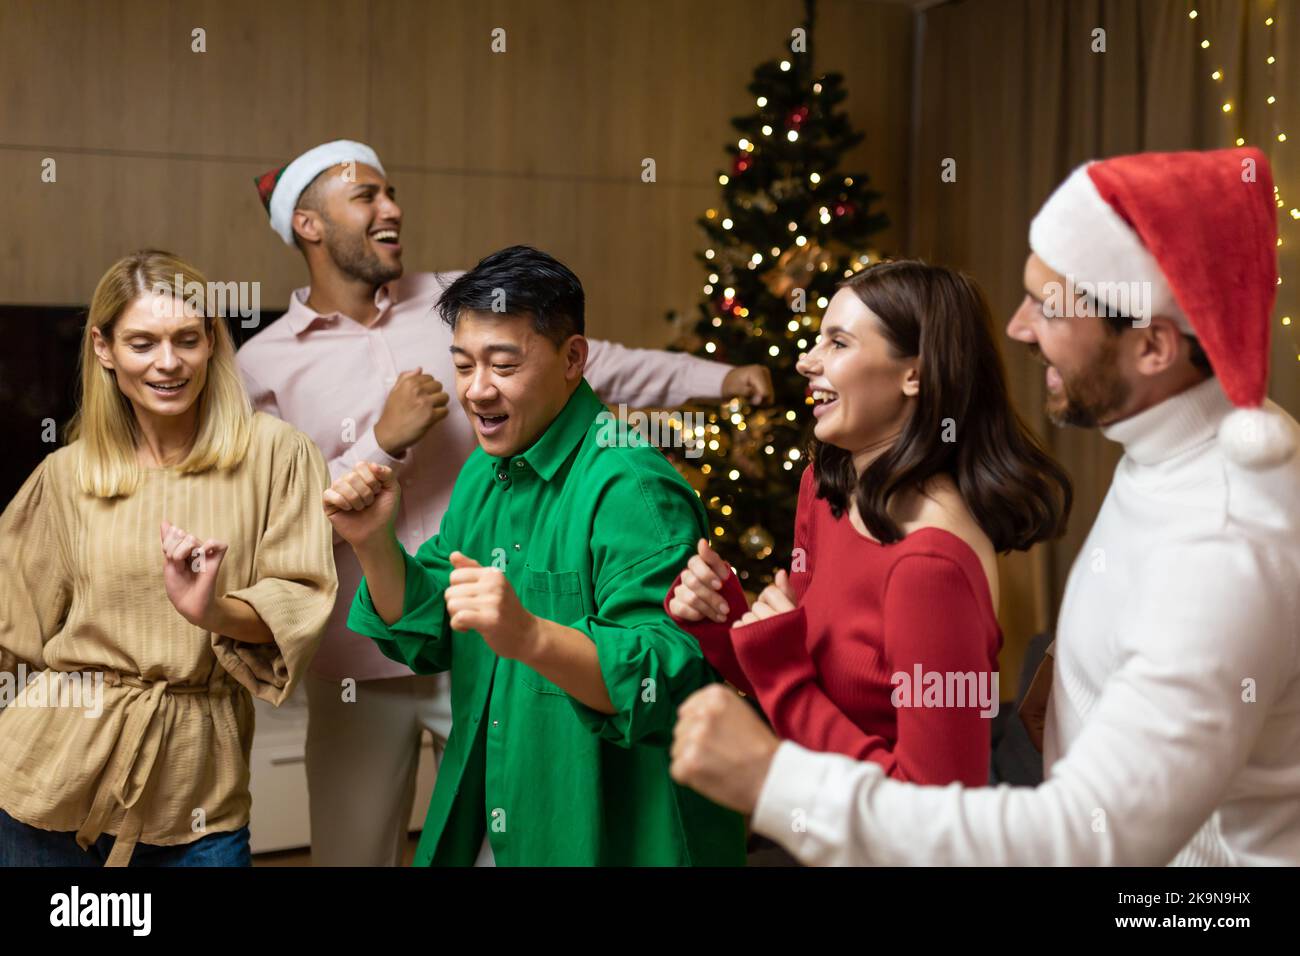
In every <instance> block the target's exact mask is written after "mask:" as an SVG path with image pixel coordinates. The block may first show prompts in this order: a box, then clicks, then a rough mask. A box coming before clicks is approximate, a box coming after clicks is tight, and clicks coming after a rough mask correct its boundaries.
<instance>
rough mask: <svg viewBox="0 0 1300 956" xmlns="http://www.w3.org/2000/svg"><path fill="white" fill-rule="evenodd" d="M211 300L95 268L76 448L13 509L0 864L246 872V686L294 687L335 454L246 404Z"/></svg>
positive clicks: (3, 603) (325, 607)
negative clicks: (330, 456)
mask: <svg viewBox="0 0 1300 956" xmlns="http://www.w3.org/2000/svg"><path fill="white" fill-rule="evenodd" d="M206 289H207V282H206V280H205V279H204V278H203V276H201V275H200V274H199V273H198V272H197V271H196V270H195V269H194V267H193V266H191V265H189V264H187V263H186V262H183V261H182V260H180V259H177V258H176V257H174V256H172V255H170V254H168V253H164V252H157V251H152V250H149V251H143V252H138V253H135V254H133V255H130V256H127V257H126V258H124V259H122V260H121V261H119V262H117V263H115V264H114V265H113V266H112V268H110V269H109V270H108V272H107V273H105V274H104V276H103V278H102V279H100V281H99V285H98V286H97V287H96V289H95V294H94V298H93V300H92V302H91V305H90V313H89V316H88V319H87V322H86V329H85V334H84V337H83V340H82V348H81V395H80V401H79V406H78V409H77V414H76V417H75V418H74V419H73V422H72V425H71V427H70V430H69V439H70V441H69V444H68V445H67V446H65V447H63V448H60V449H58V450H57V451H54V452H52V453H51V454H49V455H48V456H46V458H45V460H44V461H42V462H41V463H40V465H38V466H37V468H36V470H35V471H34V472H33V473H32V474H31V476H30V477H29V478H28V479H27V481H26V482H25V483H24V485H23V486H22V488H21V489H20V490H19V492H18V494H17V496H16V497H15V498H14V499H13V501H11V502H10V503H9V506H8V507H7V508H6V509H5V511H4V514H3V516H0V680H3V679H4V678H5V677H9V681H10V685H11V686H12V687H14V688H16V691H15V693H14V695H13V699H12V701H11V702H10V703H9V706H7V707H6V708H5V709H4V710H2V711H0V864H3V865H62V866H76V865H82V866H95V865H101V864H107V865H109V866H115V865H126V864H128V863H129V862H132V861H134V862H135V863H136V864H137V865H148V864H154V865H181V866H193V865H247V864H248V863H249V851H248V811H249V804H250V799H249V791H248V755H249V748H250V745H251V743H252V736H253V704H252V698H251V696H250V695H252V694H256V695H257V696H258V697H260V698H262V699H263V700H267V701H269V702H271V703H272V704H279V703H280V702H281V701H283V700H284V699H285V698H286V697H287V696H288V695H289V693H290V692H291V690H292V688H293V687H294V685H295V684H296V682H297V680H298V678H299V677H300V675H301V674H302V672H303V670H304V668H305V667H306V665H307V663H308V661H309V659H310V658H311V656H312V654H313V653H314V651H315V649H316V644H317V641H318V640H319V636H320V632H321V629H322V627H323V626H324V624H325V621H326V619H327V617H328V615H329V611H330V608H331V606H332V605H333V602H334V594H335V591H336V589H337V582H336V579H335V575H334V559H333V552H332V547H331V531H330V526H329V523H328V521H327V520H326V519H325V517H324V515H323V514H322V512H321V509H320V504H319V501H320V497H321V493H322V491H323V490H324V489H325V488H326V487H327V486H328V484H329V477H328V473H327V471H326V468H325V463H324V461H323V459H322V457H321V455H320V452H319V451H318V450H317V449H316V447H315V445H313V444H312V443H311V441H310V440H308V439H307V438H306V437H305V436H304V435H303V434H302V433H301V432H299V431H297V430H296V429H294V428H293V427H291V426H289V425H287V424H285V423H284V422H282V421H280V420H279V419H276V418H274V417H272V416H269V415H265V414H261V413H257V414H254V413H253V411H252V409H251V406H250V404H249V401H248V399H247V397H246V396H245V394H244V390H243V387H242V385H241V383H240V379H239V376H238V373H237V371H236V367H235V353H234V347H233V344H232V343H231V339H230V333H229V331H228V330H227V329H226V326H225V322H224V321H223V320H222V319H221V318H219V317H214V316H212V315H211V314H209V313H210V310H209V309H208V308H206V306H205V303H206V296H205V295H204V290H206ZM10 675H18V676H19V677H21V678H23V679H20V680H13V678H12V677H11V676H10ZM70 685H71V687H72V689H73V690H79V691H80V693H79V694H73V693H69V686H70Z"/></svg>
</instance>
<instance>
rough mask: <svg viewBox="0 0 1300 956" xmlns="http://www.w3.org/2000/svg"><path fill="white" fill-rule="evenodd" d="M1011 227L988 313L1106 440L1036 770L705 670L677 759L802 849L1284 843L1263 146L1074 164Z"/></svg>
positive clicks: (850, 857)
mask: <svg viewBox="0 0 1300 956" xmlns="http://www.w3.org/2000/svg"><path fill="white" fill-rule="evenodd" d="M1030 246H1031V248H1032V249H1033V253H1032V254H1031V255H1030V256H1029V259H1028V262H1027V263H1026V267H1025V287H1026V292H1027V295H1026V298H1025V300H1024V302H1023V303H1022V305H1021V306H1020V308H1019V309H1018V310H1017V312H1016V314H1015V315H1014V316H1013V317H1012V319H1011V321H1010V323H1009V325H1008V327H1007V333H1008V335H1010V336H1011V337H1012V338H1013V339H1016V340H1017V341H1020V342H1023V343H1025V344H1026V345H1028V346H1029V347H1030V348H1032V349H1033V350H1034V351H1035V352H1036V354H1038V355H1039V356H1040V357H1041V358H1042V359H1043V361H1044V364H1045V365H1047V371H1046V382H1047V393H1048V400H1047V410H1048V413H1049V415H1050V416H1051V417H1052V418H1053V419H1054V420H1055V421H1056V422H1058V423H1060V424H1072V425H1078V426H1084V427H1089V426H1100V427H1101V428H1102V430H1103V432H1104V433H1105V435H1106V437H1107V438H1109V439H1111V440H1113V441H1117V442H1119V443H1121V444H1122V445H1123V446H1124V456H1123V458H1122V459H1121V460H1120V463H1119V466H1118V467H1117V469H1116V471H1115V476H1114V479H1113V481H1112V484H1111V488H1110V491H1109V493H1108V494H1107V496H1106V500H1105V502H1104V503H1103V505H1102V508H1101V512H1100V514H1099V515H1098V517H1097V521H1096V523H1095V524H1094V526H1093V528H1092V530H1091V532H1090V534H1089V536H1088V539H1087V542H1086V543H1085V545H1084V548H1083V552H1082V553H1081V554H1080V555H1079V556H1078V558H1077V560H1076V561H1075V564H1074V567H1073V569H1072V571H1071V573H1070V578H1069V583H1068V585H1067V587H1066V592H1065V597H1064V600H1063V602H1062V605H1061V610H1060V618H1059V622H1058V627H1057V638H1056V644H1055V667H1054V673H1053V680H1052V690H1051V697H1050V704H1049V710H1048V714H1047V722H1046V732H1045V738H1044V770H1045V774H1046V777H1045V780H1044V782H1043V783H1042V784H1041V785H1040V786H1038V787H1036V788H1012V787H1008V786H1002V787H998V788H996V789H971V790H964V789H962V788H961V787H959V786H957V785H953V786H949V787H944V788H938V787H919V786H916V785H913V784H907V783H902V782H898V781H893V780H889V779H887V778H886V777H885V776H884V775H883V774H882V773H881V772H880V769H879V767H877V766H875V765H874V764H871V763H869V762H856V761H853V760H850V759H848V758H845V757H842V756H839V755H833V754H816V753H812V752H810V751H808V750H805V749H803V748H802V747H799V746H797V745H795V744H793V743H791V742H785V743H780V742H778V741H777V740H776V738H774V737H773V736H772V735H771V733H770V731H768V730H767V728H766V727H764V726H763V725H762V724H761V722H760V721H759V720H758V719H757V718H756V717H755V716H754V714H753V712H752V711H751V710H750V709H749V707H748V706H747V705H746V704H744V703H743V702H741V701H739V699H738V698H736V697H735V695H734V694H730V693H729V692H727V691H726V690H725V689H724V688H722V687H721V686H717V687H713V688H709V689H708V690H707V691H701V692H699V693H698V694H696V695H694V696H693V697H691V698H690V699H688V700H687V701H686V702H685V703H684V704H683V705H682V707H681V710H680V718H679V722H678V725H677V730H676V740H675V744H674V749H673V767H672V770H673V776H674V777H675V779H677V780H678V781H679V782H681V783H684V784H687V785H689V786H692V787H694V788H695V789H697V790H699V791H700V792H701V793H703V794H704V795H706V796H708V797H710V798H711V799H713V800H715V801H717V802H719V803H722V804H725V805H727V806H731V807H733V808H735V809H737V810H740V811H742V812H747V813H752V814H753V826H754V829H755V830H756V831H758V832H760V833H763V834H764V835H766V836H769V837H771V838H772V839H774V840H776V841H777V842H779V843H781V844H782V845H784V846H785V847H786V848H787V849H788V850H789V851H790V852H791V853H793V854H794V855H795V856H796V857H797V858H798V859H800V860H802V861H803V862H806V863H818V864H887V865H899V864H904V865H906V864H929V865H936V864H937V865H989V864H993V865H999V864H1007V865H1025V866H1036V865H1051V864H1072V865H1158V864H1166V863H1175V864H1193V865H1196V864H1202V865H1232V864H1292V865H1295V864H1300V455H1297V454H1296V451H1295V448H1296V445H1297V438H1298V436H1300V426H1297V424H1296V422H1295V421H1294V420H1293V419H1292V418H1291V417H1290V416H1288V415H1286V414H1285V413H1284V412H1282V411H1281V409H1279V408H1278V407H1277V406H1276V405H1273V404H1272V403H1270V402H1267V401H1266V400H1265V398H1264V395H1265V389H1266V384H1267V370H1268V357H1269V349H1268V340H1269V327H1270V324H1271V321H1272V319H1271V315H1270V312H1271V308H1272V304H1273V300H1274V297H1275V294H1276V210H1275V205H1274V201H1273V188H1272V179H1271V175H1270V173H1269V170H1268V165H1267V162H1266V160H1265V159H1264V157H1263V155H1262V154H1260V153H1259V152H1258V151H1256V150H1249V149H1238V150H1216V151H1211V152H1204V153H1170V154H1154V153H1152V154H1140V155H1137V156H1130V157H1118V158H1115V159H1110V160H1105V161H1102V162H1098V163H1091V164H1088V165H1086V166H1084V167H1081V168H1080V169H1079V170H1076V171H1075V173H1074V174H1073V175H1072V176H1071V177H1070V178H1069V179H1067V180H1066V182H1065V183H1064V184H1062V186H1061V187H1060V188H1058V189H1057V191H1056V192H1055V193H1054V194H1053V195H1052V197H1051V198H1049V200H1048V201H1047V203H1046V204H1045V205H1044V207H1043V209H1042V210H1041V211H1040V213H1039V215H1038V216H1037V217H1036V218H1035V220H1034V223H1033V225H1032V227H1031V229H1030ZM735 639H736V640H743V639H744V632H743V629H739V630H738V631H737V633H736V635H735Z"/></svg>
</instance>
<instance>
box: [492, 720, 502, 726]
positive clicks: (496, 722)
mask: <svg viewBox="0 0 1300 956" xmlns="http://www.w3.org/2000/svg"><path fill="white" fill-rule="evenodd" d="M500 723H501V721H499V720H494V721H492V726H493V727H495V726H497V725H498V724H500Z"/></svg>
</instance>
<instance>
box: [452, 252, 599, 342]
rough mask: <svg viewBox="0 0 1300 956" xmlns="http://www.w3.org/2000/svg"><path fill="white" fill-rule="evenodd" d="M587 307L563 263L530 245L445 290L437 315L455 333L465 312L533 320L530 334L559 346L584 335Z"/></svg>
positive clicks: (482, 265) (492, 259) (489, 260)
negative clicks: (533, 333)
mask: <svg viewBox="0 0 1300 956" xmlns="http://www.w3.org/2000/svg"><path fill="white" fill-rule="evenodd" d="M585 305H586V296H585V295H584V294H583V291H582V283H581V282H579V281H578V277H577V276H576V275H574V274H573V272H572V270H570V269H569V267H568V266H566V265H565V264H564V263H563V262H560V261H559V260H558V259H556V258H554V257H553V256H548V255H547V254H546V253H544V252H542V251H540V250H538V249H534V248H532V247H531V246H510V247H509V248H507V249H502V250H500V251H498V252H494V253H492V254H491V255H490V256H487V257H486V258H484V259H482V260H481V261H480V262H479V264H478V265H476V266H475V267H474V268H473V269H470V270H469V272H466V273H464V274H463V275H461V276H459V277H458V278H457V279H456V281H454V282H452V283H451V284H450V285H448V286H447V287H446V288H444V289H443V290H442V297H441V298H440V299H439V300H438V314H439V315H441V316H442V320H443V321H444V322H446V323H447V324H448V325H449V326H451V327H452V328H453V329H454V328H456V320H457V319H458V318H459V317H460V314H461V313H462V312H464V311H466V310H468V311H471V312H479V313H486V314H491V313H493V312H497V313H501V314H504V315H512V316H520V315H527V316H532V319H533V329H534V330H535V331H536V332H537V333H538V334H540V335H544V336H546V338H548V339H550V340H551V342H553V343H554V344H555V345H556V346H557V347H558V346H559V345H561V344H562V343H563V342H564V340H565V339H567V338H568V337H569V336H571V335H583V334H585V329H586V321H585V318H584V309H585Z"/></svg>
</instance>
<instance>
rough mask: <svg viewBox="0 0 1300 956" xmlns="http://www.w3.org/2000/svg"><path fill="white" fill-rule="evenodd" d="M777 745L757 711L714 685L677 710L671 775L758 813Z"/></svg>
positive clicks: (701, 791)
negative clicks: (756, 807) (764, 784)
mask: <svg viewBox="0 0 1300 956" xmlns="http://www.w3.org/2000/svg"><path fill="white" fill-rule="evenodd" d="M778 746H780V741H779V740H777V739H776V735H775V734H773V733H772V731H771V730H769V729H768V728H767V727H765V726H764V725H763V722H762V721H761V720H759V718H758V715H757V714H755V713H754V710H753V708H751V707H750V706H749V705H748V704H746V703H745V702H744V701H743V700H741V699H740V698H739V697H737V696H736V693H735V692H734V691H731V690H728V689H727V688H725V687H723V686H722V685H721V684H710V685H709V686H708V687H705V688H702V689H701V690H697V691H696V692H695V693H694V694H692V695H691V696H690V697H688V698H686V702H685V703H683V704H682V706H681V707H679V708H677V724H676V726H674V727H673V747H672V765H671V766H670V767H669V768H668V772H669V773H670V774H671V775H672V778H673V779H674V780H676V781H677V782H678V783H680V784H681V785H682V786H684V787H690V788H691V789H692V790H694V791H695V792H696V793H699V794H703V795H704V796H706V797H708V798H709V799H710V800H712V801H713V802H714V803H718V804H721V805H722V806H724V807H729V808H731V809H732V810H738V811H739V812H741V813H753V812H754V807H755V806H757V805H758V797H759V794H761V793H762V792H763V782H764V781H765V780H767V771H768V768H769V767H771V766H772V758H773V757H774V756H775V755H776V749H777V747H778Z"/></svg>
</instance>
